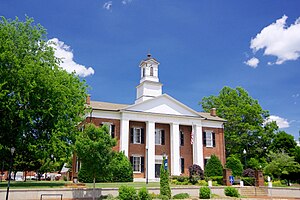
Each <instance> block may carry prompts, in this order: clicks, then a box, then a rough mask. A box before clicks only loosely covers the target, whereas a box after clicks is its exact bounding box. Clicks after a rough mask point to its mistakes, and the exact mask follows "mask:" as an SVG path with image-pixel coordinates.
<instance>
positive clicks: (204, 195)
mask: <svg viewBox="0 0 300 200" xmlns="http://www.w3.org/2000/svg"><path fill="white" fill-rule="evenodd" d="M199 198H200V199H210V188H209V187H206V186H204V187H200V190H199Z"/></svg>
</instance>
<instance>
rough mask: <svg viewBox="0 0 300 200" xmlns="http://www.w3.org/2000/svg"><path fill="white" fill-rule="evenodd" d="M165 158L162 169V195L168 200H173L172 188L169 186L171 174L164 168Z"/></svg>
mask: <svg viewBox="0 0 300 200" xmlns="http://www.w3.org/2000/svg"><path fill="white" fill-rule="evenodd" d="M164 162H165V158H164V159H163V163H162V165H161V167H160V195H165V196H167V197H168V199H171V188H170V184H169V172H168V169H165V167H164Z"/></svg>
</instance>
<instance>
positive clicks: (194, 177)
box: [189, 165, 204, 184]
mask: <svg viewBox="0 0 300 200" xmlns="http://www.w3.org/2000/svg"><path fill="white" fill-rule="evenodd" d="M189 172H190V182H191V183H192V184H196V183H197V182H198V180H202V179H204V173H203V170H202V169H201V167H200V166H199V165H192V166H190V167H189Z"/></svg>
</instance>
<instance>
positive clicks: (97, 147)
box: [75, 124, 116, 199]
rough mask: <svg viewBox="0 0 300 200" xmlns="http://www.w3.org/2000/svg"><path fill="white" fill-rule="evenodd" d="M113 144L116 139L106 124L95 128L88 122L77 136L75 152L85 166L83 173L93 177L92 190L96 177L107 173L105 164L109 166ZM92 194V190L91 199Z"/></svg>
mask: <svg viewBox="0 0 300 200" xmlns="http://www.w3.org/2000/svg"><path fill="white" fill-rule="evenodd" d="M115 144H116V141H115V140H114V139H112V138H111V136H110V135H109V132H108V128H107V127H106V126H103V127H101V128H97V127H96V126H95V125H93V124H88V125H86V127H85V130H84V131H83V132H80V133H79V135H78V137H77V140H76V143H75V149H76V153H77V156H78V157H79V159H80V160H81V162H82V165H83V166H85V168H86V171H85V173H87V174H88V175H89V176H91V177H92V178H93V183H94V187H93V190H94V189H95V182H96V177H97V176H103V175H105V174H107V170H108V169H107V166H109V163H110V161H111V159H112V156H113V152H112V147H113V146H115ZM94 194H95V193H94V192H93V199H94V198H95V195H94Z"/></svg>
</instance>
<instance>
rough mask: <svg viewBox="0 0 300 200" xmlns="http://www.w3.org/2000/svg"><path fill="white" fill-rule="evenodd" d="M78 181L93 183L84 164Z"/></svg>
mask: <svg viewBox="0 0 300 200" xmlns="http://www.w3.org/2000/svg"><path fill="white" fill-rule="evenodd" d="M78 180H79V181H80V182H83V183H92V182H93V177H91V176H90V175H89V174H88V170H87V168H86V167H85V166H84V165H83V164H82V165H81V167H80V169H79V172H78Z"/></svg>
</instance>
